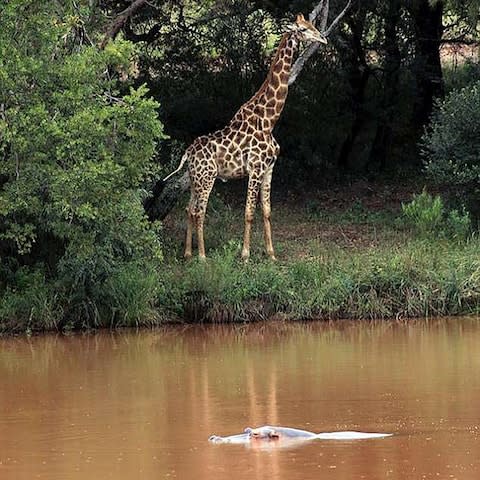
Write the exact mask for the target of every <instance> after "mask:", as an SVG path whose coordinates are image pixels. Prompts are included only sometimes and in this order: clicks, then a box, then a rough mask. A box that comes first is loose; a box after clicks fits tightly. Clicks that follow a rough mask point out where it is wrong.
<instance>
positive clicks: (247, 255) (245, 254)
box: [242, 252, 250, 263]
mask: <svg viewBox="0 0 480 480" xmlns="http://www.w3.org/2000/svg"><path fill="white" fill-rule="evenodd" d="M249 259H250V254H249V253H244V252H242V260H243V263H248V260H249Z"/></svg>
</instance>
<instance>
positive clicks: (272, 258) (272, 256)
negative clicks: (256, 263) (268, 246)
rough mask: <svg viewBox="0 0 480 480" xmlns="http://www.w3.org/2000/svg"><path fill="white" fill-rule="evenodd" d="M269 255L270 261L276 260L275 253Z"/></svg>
mask: <svg viewBox="0 0 480 480" xmlns="http://www.w3.org/2000/svg"><path fill="white" fill-rule="evenodd" d="M269 257H270V260H271V261H272V262H276V261H277V257H276V256H275V255H273V254H272V255H269Z"/></svg>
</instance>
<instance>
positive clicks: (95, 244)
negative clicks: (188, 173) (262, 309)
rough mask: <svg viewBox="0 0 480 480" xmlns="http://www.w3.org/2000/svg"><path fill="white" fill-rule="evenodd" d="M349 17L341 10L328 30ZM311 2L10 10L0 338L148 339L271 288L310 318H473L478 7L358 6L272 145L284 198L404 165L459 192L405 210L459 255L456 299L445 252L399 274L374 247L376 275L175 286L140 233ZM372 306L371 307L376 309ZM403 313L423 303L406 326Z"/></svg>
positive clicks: (267, 274) (256, 274)
mask: <svg viewBox="0 0 480 480" xmlns="http://www.w3.org/2000/svg"><path fill="white" fill-rule="evenodd" d="M345 3H346V1H345V0H332V1H331V2H330V17H329V19H330V21H331V20H332V19H333V18H334V17H335V16H336V15H337V14H338V13H339V12H340V11H341V9H342V8H343V6H344V5H345ZM317 4H318V2H316V1H313V0H295V1H286V0H281V1H270V0H201V1H193V0H175V1H163V0H148V1H146V0H95V1H92V0H75V1H74V0H65V1H61V2H60V1H49V2H38V1H35V0H9V1H8V2H1V4H0V257H1V265H0V330H9V329H14V328H18V329H23V330H25V329H35V328H65V327H88V326H95V325H121V324H128V325H132V324H138V323H139V322H142V323H149V322H154V321H156V320H158V319H159V318H160V316H161V315H162V312H163V314H165V315H167V314H168V315H171V314H174V313H179V314H181V315H183V316H184V317H188V314H187V313H188V312H187V310H188V308H189V307H188V305H189V303H188V302H189V300H188V299H189V298H197V297H195V295H197V296H198V295H200V297H201V299H200V300H199V301H200V303H201V302H203V301H204V300H202V299H206V300H205V302H207V303H208V304H209V305H210V304H212V302H213V304H215V305H217V304H218V302H224V303H226V304H229V305H231V304H232V302H237V303H241V302H244V301H245V302H252V303H255V302H257V301H259V299H260V297H262V296H263V295H264V294H265V292H267V291H270V292H275V291H276V290H275V289H277V290H278V292H280V293H279V294H278V297H276V298H277V299H276V300H275V302H274V303H275V305H276V308H277V307H278V308H280V307H282V308H283V307H284V308H285V309H287V310H288V308H290V307H291V308H292V310H293V309H295V312H296V314H298V316H301V315H316V314H321V315H323V314H324V313H325V315H326V316H338V315H341V314H349V313H348V312H347V310H348V308H349V307H350V312H354V311H355V312H357V313H358V315H361V314H365V315H368V316H376V314H374V313H372V312H373V311H374V307H375V305H376V306H378V307H379V310H378V312H380V313H379V315H381V312H384V313H385V315H395V314H397V313H398V314H400V315H404V314H427V313H429V311H430V309H431V307H432V305H433V306H434V309H435V311H437V312H438V313H452V312H453V313H455V312H456V311H457V310H456V307H455V305H456V303H455V302H456V301H457V300H458V299H460V300H459V301H460V303H462V302H463V304H462V305H465V307H466V308H465V309H466V310H468V309H473V307H472V305H471V303H469V302H470V300H469V299H471V298H473V297H475V295H476V294H475V292H478V266H477V264H476V263H472V262H470V263H469V260H468V258H469V255H471V252H472V251H473V250H474V246H475V244H472V243H468V242H469V241H470V240H469V239H470V237H471V235H470V233H471V224H470V218H471V216H470V213H468V212H467V211H465V210H464V206H465V207H466V208H467V209H468V210H469V211H470V212H472V213H474V214H477V216H478V212H476V211H475V210H476V209H478V200H479V191H480V184H479V182H480V178H479V175H480V143H479V140H478V139H479V133H480V132H479V131H478V130H479V127H478V125H480V113H479V112H480V93H479V92H480V85H479V83H478V82H479V78H480V77H479V75H480V68H479V60H478V45H479V44H478V41H479V8H480V4H479V1H478V0H435V1H433V0H407V1H401V0H389V1H386V0H365V1H363V0H362V1H353V5H352V8H351V9H350V10H349V11H348V13H347V15H346V16H345V17H343V19H342V21H341V22H340V24H339V25H338V26H337V28H336V30H335V31H334V33H333V34H332V35H331V36H330V37H329V44H328V46H326V47H322V48H321V49H320V50H319V51H318V52H317V54H315V56H313V57H312V58H311V59H310V60H309V62H308V63H307V65H306V67H305V69H304V70H303V71H302V72H301V74H300V76H299V78H298V81H297V82H296V83H295V84H294V85H293V86H292V88H291V90H290V93H289V98H288V101H287V104H286V108H285V111H284V113H283V115H282V118H281V120H280V122H279V124H278V126H277V127H276V130H275V132H274V134H275V136H276V137H277V138H278V140H279V143H280V145H281V152H282V153H281V158H280V159H279V162H278V163H277V166H276V167H275V168H276V172H275V176H274V178H275V180H274V184H275V185H274V191H278V190H281V191H283V192H289V191H290V190H292V189H294V188H297V189H298V190H297V191H299V192H301V194H302V195H305V196H306V197H308V198H310V195H311V194H313V196H314V194H315V193H316V192H318V190H319V189H321V188H322V186H323V185H325V183H324V182H325V179H327V181H330V180H331V179H332V177H336V178H340V179H342V180H347V181H348V179H350V178H355V177H360V176H366V177H367V178H370V177H373V176H376V175H377V174H378V173H379V172H382V173H385V172H389V173H391V174H397V175H399V176H401V175H402V174H404V173H405V172H407V171H410V169H412V168H413V169H415V170H414V171H415V173H416V174H418V175H420V174H421V175H424V176H423V177H422V179H424V180H425V182H428V181H430V179H434V180H435V181H436V182H437V183H439V184H441V185H443V186H445V185H447V186H448V187H449V191H450V193H453V194H454V195H453V196H454V197H456V201H457V205H454V206H453V207H452V206H451V205H448V204H447V203H446V202H445V200H443V199H441V198H440V197H437V196H430V195H428V194H427V193H424V194H421V195H419V196H417V197H415V198H414V200H413V201H412V202H411V203H410V204H406V205H405V206H404V212H403V213H404V215H403V219H402V221H403V222H404V223H403V225H404V224H405V223H406V224H407V226H408V228H409V232H410V234H411V235H412V236H421V237H423V241H426V242H428V241H435V242H437V241H438V242H440V245H437V247H438V248H443V249H444V250H445V251H446V250H448V249H449V248H451V249H452V252H453V253H452V255H451V256H450V257H449V256H448V255H447V254H445V255H444V258H450V259H451V260H452V262H453V263H452V265H457V266H458V269H459V270H461V271H462V272H463V273H462V275H463V276H462V280H461V282H460V283H459V284H458V285H457V283H455V282H456V281H457V280H458V279H457V278H456V277H455V279H454V280H452V279H451V276H454V273H452V269H451V268H450V267H449V266H448V265H447V263H446V262H445V261H442V260H441V259H439V258H438V256H437V255H436V254H434V253H432V252H433V250H435V248H433V247H432V248H430V249H428V248H427V251H428V255H429V257H428V258H429V259H430V260H431V261H430V260H429V262H430V263H428V262H427V263H426V264H425V265H424V267H425V268H424V271H423V272H418V271H416V270H415V272H413V270H412V271H410V270H408V268H407V267H408V265H409V262H410V263H411V262H413V261H411V259H410V257H411V256H413V255H416V253H415V252H418V251H423V250H422V249H423V244H422V245H421V246H420V247H418V244H416V243H412V245H413V247H412V252H414V253H412V252H410V253H411V255H410V253H409V252H407V253H405V254H403V253H401V252H400V253H399V254H398V256H397V257H395V258H396V259H395V261H394V263H391V262H389V260H388V258H387V257H388V255H387V254H384V253H382V252H383V250H379V251H377V254H378V255H379V260H378V262H376V261H373V260H372V258H371V256H369V254H368V252H367V253H366V254H365V255H355V256H354V257H353V258H354V260H352V261H350V260H349V261H344V260H345V259H344V257H342V255H341V254H339V253H338V252H336V254H338V255H337V256H336V257H335V259H332V258H333V257H332V258H330V260H329V263H328V262H327V263H328V264H325V263H322V261H321V260H319V261H317V260H314V261H312V262H302V261H299V262H297V261H292V263H291V265H289V266H288V267H285V266H268V265H266V264H265V265H264V264H263V263H262V264H260V266H259V267H258V268H256V266H254V267H246V268H237V267H236V266H233V263H232V262H233V260H232V258H231V255H230V253H229V252H228V251H227V252H226V253H225V252H224V254H218V253H217V254H216V260H215V262H218V268H219V269H220V270H221V268H222V264H225V262H227V264H228V265H229V267H228V268H229V271H228V272H227V273H228V275H223V273H222V274H219V275H217V274H216V273H215V271H216V270H215V268H216V267H215V266H213V267H211V266H209V267H207V268H206V269H205V268H204V267H200V266H198V265H196V264H192V265H190V266H188V267H186V272H187V273H186V276H185V277H182V278H181V279H179V273H178V272H179V271H182V272H183V271H184V270H185V269H184V268H183V266H182V267H181V268H180V270H179V267H178V265H177V264H176V263H175V261H169V262H166V263H163V262H164V260H163V252H165V251H170V253H171V255H172V256H175V254H176V252H174V251H172V247H171V243H173V242H172V241H171V239H170V238H166V240H167V241H164V240H165V236H166V235H165V234H162V235H160V224H159V223H157V222H154V221H151V220H152V218H150V220H147V217H146V215H145V209H147V210H148V208H147V206H146V205H147V203H146V200H147V199H150V200H151V198H155V195H153V196H152V195H151V193H152V191H153V192H154V193H155V194H156V192H157V191H161V190H162V188H163V184H162V183H161V181H159V179H160V178H161V177H162V175H163V173H164V172H165V171H166V170H168V169H170V168H172V166H173V164H176V163H177V161H178V158H179V156H180V154H181V153H182V152H183V150H184V148H185V146H186V145H187V144H188V143H189V142H191V140H192V139H193V138H194V137H196V136H198V135H200V134H204V133H208V132H211V131H213V130H215V129H217V128H221V127H222V126H224V125H225V123H226V122H227V121H228V120H229V119H230V118H231V117H232V115H233V114H234V112H235V111H236V110H237V109H238V108H239V106H240V105H241V104H242V103H243V102H244V101H245V100H247V99H248V98H249V97H250V96H251V95H252V94H253V93H254V92H255V91H256V89H257V88H258V87H259V86H260V85H261V83H262V81H263V79H264V76H265V73H266V71H267V68H268V65H269V59H270V58H271V54H272V52H273V51H274V49H275V47H276V45H277V43H278V41H279V38H280V35H281V34H282V31H283V30H284V26H285V22H289V21H291V19H292V18H293V15H294V14H296V13H298V12H299V11H301V12H303V13H305V14H308V12H310V11H311V10H312V8H313V7H314V6H315V5H317ZM445 92H448V94H447V96H446V98H445V100H442V99H443V98H444V95H445ZM435 105H437V108H435ZM432 112H433V116H432ZM430 121H431V124H430ZM164 126H165V127H164ZM425 129H427V130H426V131H427V133H426V134H425V135H424V132H425ZM422 135H424V136H423V140H422V141H421V148H420V147H419V141H420V139H421V138H422ZM421 151H423V152H424V155H425V157H424V158H425V159H426V161H427V168H426V170H427V173H428V174H429V176H427V175H425V172H424V170H422V162H421V158H422V157H421V155H420V153H421ZM420 172H421V173H420ZM329 185H330V184H329ZM422 186H423V185H421V186H420V187H419V188H418V190H420V189H421V188H422ZM298 187H299V188H298ZM418 190H417V191H418ZM442 193H443V192H442ZM242 195H243V192H242ZM150 200H148V201H150ZM313 201H315V199H314V200H313ZM398 206H399V205H398ZM274 210H275V209H274ZM397 213H398V214H400V209H399V210H398V212H397ZM404 226H405V225H404ZM401 228H404V227H401ZM397 233H398V232H397V231H395V235H396V234H397ZM170 234H171V232H170ZM438 237H442V238H441V239H439V238H438ZM226 240H230V239H226ZM162 242H163V243H162ZM174 242H175V244H177V243H178V242H177V240H176V239H175V241H174ZM448 242H451V243H448ZM461 242H464V243H465V245H463V246H462V245H461ZM445 245H447V246H445ZM472 245H473V246H472ZM417 247H418V250H415V249H417ZM455 252H457V253H458V255H457V254H456V253H455ZM459 252H460V253H459ZM322 255H323V254H322ZM409 255H410V257H409ZM317 256H318V257H320V256H321V255H317ZM334 260H335V261H334ZM364 260H365V261H366V265H367V266H368V268H366V270H362V269H361V268H360V267H359V265H358V262H363V261H364ZM222 262H223V263H222ZM336 262H338V264H340V266H341V268H340V270H339V272H340V273H338V275H337V274H336V271H337V270H338V269H337V263H336ZM382 262H383V263H385V264H386V266H387V267H386V270H383V271H382V267H381V265H380V264H381V263H382ZM438 262H440V266H441V268H440V270H438V271H437V270H436V269H437V266H438ZM462 262H463V263H462ZM467 264H469V265H470V266H469V267H468V268H463V267H465V265H467ZM399 265H400V266H399ZM402 265H403V266H402ZM357 267H358V268H357ZM404 267H405V270H402V269H403V268H404ZM398 268H400V270H401V272H400V273H399V271H398ZM462 268H463V270H462ZM209 269H210V270H209ZM211 272H214V273H213V274H212V273H211ZM382 272H383V273H382ZM412 272H413V273H412ZM432 272H435V273H438V275H437V276H435V278H434V280H432V281H431V282H430V281H429V275H430V274H431V273H432ZM383 274H384V275H385V277H382V275H383ZM231 275H233V276H234V277H235V289H236V290H235V292H233V293H232V289H231V288H230V287H229V286H228V285H227V284H228V283H229V282H230V280H231V278H230V276H231ZM377 277H378V278H380V280H381V282H383V283H381V282H380V283H377ZM387 277H388V278H387ZM432 278H433V277H432ZM382 279H383V280H382ZM416 279H420V280H419V281H418V282H417V280H416ZM469 279H470V280H471V281H470V280H469ZM472 279H473V280H472ZM380 280H379V281H380ZM459 281H460V280H459ZM205 282H207V283H208V285H207V284H206V283H205ZM279 282H280V283H281V284H279ZM307 282H310V284H308V285H317V286H318V288H319V290H318V291H316V292H313V294H314V295H313V297H311V298H305V297H304V296H302V295H303V294H304V293H305V292H307V291H308V292H309V293H312V292H311V289H310V288H305V285H307ZM462 282H463V283H462ZM469 282H470V283H469ZM452 284H455V288H454V287H451V285H452ZM385 285H387V287H385V288H387V297H388V299H389V300H388V302H390V299H391V298H394V300H392V302H394V303H395V305H393V306H392V305H391V304H390V303H389V306H388V307H385V304H384V303H382V302H379V303H375V301H376V300H377V299H378V298H387V297H382V295H383V294H384V293H385V290H382V289H383V288H384V286H385ZM472 285H473V286H472ZM404 287H405V288H404ZM450 287H451V289H450ZM457 287H458V288H457ZM402 288H403V290H402ZM215 289H217V290H218V291H220V293H218V292H217V291H216V290H215ZM342 289H343V290H342ZM452 289H453V290H452ZM342 291H343V292H345V295H344V296H341V298H339V297H335V295H337V294H338V292H342ZM394 291H395V292H397V291H401V292H403V293H404V296H403V297H402V296H398V297H394V295H393V293H392V292H394ZM439 291H440V292H442V293H441V295H440V297H441V298H440V299H439V298H433V297H434V296H435V292H439ZM451 291H455V292H456V293H455V294H454V298H453V297H451V295H453V294H451ZM292 292H293V293H292ZM472 292H473V293H472ZM232 295H233V296H232ZM269 295H270V293H269ZM272 295H274V293H273V294H272ZM292 295H293V296H297V297H298V298H292ZM429 295H430V297H429ZM426 297H428V298H429V302H427V303H422V301H423V300H422V299H423V298H426ZM457 297H458V298H457ZM335 298H337V300H338V302H336V300H335ZM365 298H366V299H367V300H368V299H369V298H372V299H373V300H372V302H373V303H372V304H369V306H368V308H367V307H365V308H364V306H365V303H364V300H365ZM409 298H414V299H416V300H415V302H417V300H418V302H417V303H415V307H414V308H407V309H406V310H402V309H401V308H400V307H399V305H400V304H401V303H402V302H405V301H406V299H409ZM475 298H477V297H475ZM216 302H217V303H216ZM362 302H363V303H362ZM439 302H440V303H442V302H443V303H442V305H447V307H445V308H440V307H439V306H438V305H439ZM353 304H355V305H353ZM186 305H187V307H186ZM292 305H293V307H292ZM339 305H340V306H339ZM372 305H373V306H372ZM237 306H238V305H236V306H235V308H237ZM354 307H355V308H354ZM357 307H358V308H357ZM370 307H372V309H370ZM465 309H464V310H465ZM234 310H235V309H234ZM241 310H242V309H241V308H240V309H239V311H241ZM464 310H462V309H461V308H460V309H458V311H464ZM182 312H183V313H182ZM185 312H187V313H185ZM399 312H400V313H399ZM294 316H295V315H294ZM352 316H355V314H353V313H352Z"/></svg>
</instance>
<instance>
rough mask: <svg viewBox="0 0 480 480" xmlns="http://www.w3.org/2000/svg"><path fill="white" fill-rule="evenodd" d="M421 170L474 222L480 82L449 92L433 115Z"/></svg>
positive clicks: (479, 173) (479, 181) (479, 169)
mask: <svg viewBox="0 0 480 480" xmlns="http://www.w3.org/2000/svg"><path fill="white" fill-rule="evenodd" d="M422 147H423V155H424V158H425V169H426V171H427V173H428V175H430V177H431V178H432V179H433V180H435V181H436V182H438V183H441V184H445V185H449V186H451V187H454V188H455V190H454V191H453V194H454V196H455V197H457V199H458V200H459V201H460V202H461V203H464V204H465V205H466V206H467V208H468V210H469V211H470V212H471V213H473V214H474V215H475V217H477V218H478V216H479V214H480V210H479V206H478V200H479V199H480V82H477V83H475V84H473V85H471V86H468V87H465V88H463V89H462V90H458V91H453V92H452V93H450V95H448V97H447V98H446V99H445V100H444V102H443V103H442V104H440V105H439V106H438V108H437V110H436V111H435V113H434V114H433V117H432V123H431V125H430V128H429V129H428V131H427V132H426V133H425V135H424V137H423V140H422Z"/></svg>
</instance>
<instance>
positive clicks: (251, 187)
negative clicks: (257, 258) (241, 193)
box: [242, 176, 261, 262]
mask: <svg viewBox="0 0 480 480" xmlns="http://www.w3.org/2000/svg"><path fill="white" fill-rule="evenodd" d="M260 185H261V181H260V180H259V179H258V177H255V176H250V178H249V179H248V191H247V203H246V206H245V233H244V235H243V249H242V259H243V260H244V261H245V262H247V261H248V259H249V257H250V235H251V231H252V222H253V217H254V215H255V207H256V205H257V199H258V191H259V189H260Z"/></svg>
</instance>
